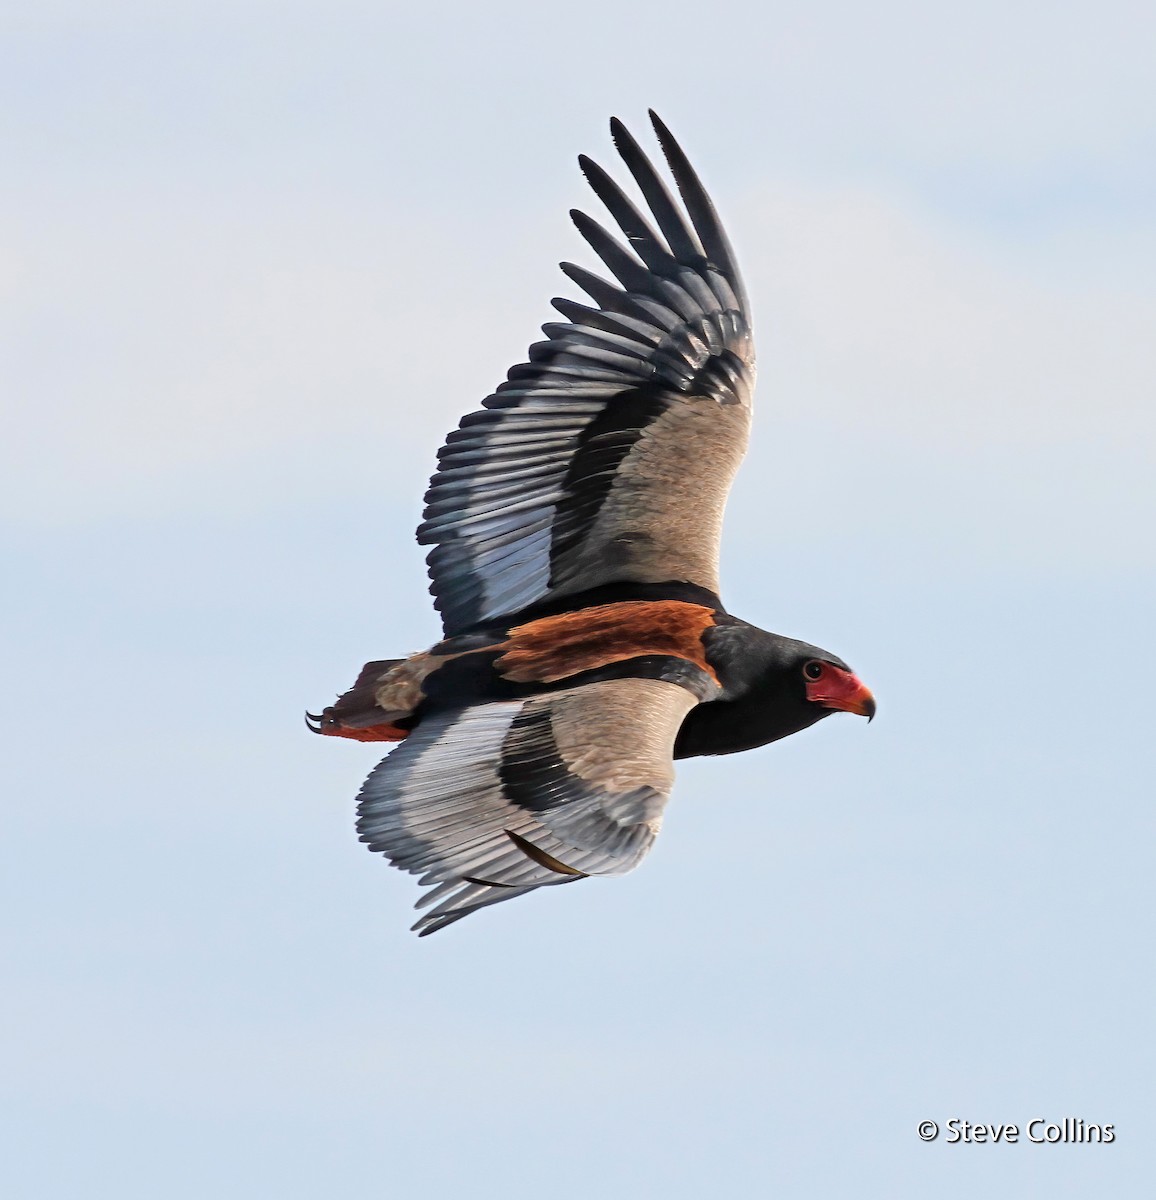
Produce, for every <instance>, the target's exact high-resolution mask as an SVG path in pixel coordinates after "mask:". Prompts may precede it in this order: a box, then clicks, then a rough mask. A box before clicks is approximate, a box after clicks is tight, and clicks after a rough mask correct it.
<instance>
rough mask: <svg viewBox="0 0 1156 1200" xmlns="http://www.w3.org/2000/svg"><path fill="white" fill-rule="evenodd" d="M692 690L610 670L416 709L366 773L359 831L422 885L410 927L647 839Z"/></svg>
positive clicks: (560, 879) (621, 860)
mask: <svg viewBox="0 0 1156 1200" xmlns="http://www.w3.org/2000/svg"><path fill="white" fill-rule="evenodd" d="M696 703H697V698H696V696H695V695H694V694H692V692H691V691H689V690H687V689H686V688H684V687H682V686H680V685H679V684H677V683H668V682H665V681H662V680H658V679H611V680H602V681H599V682H596V683H587V684H584V685H582V686H579V687H575V688H569V689H566V690H562V691H558V692H552V693H550V694H549V695H544V696H536V697H534V698H532V699H528V700H512V701H502V702H498V703H493V704H479V705H474V706H473V707H470V708H463V709H458V710H456V711H453V712H441V713H437V714H434V715H431V716H430V717H427V718H426V719H425V720H423V721H422V723H421V724H420V725H419V726H418V728H417V729H416V730H415V731H414V732H413V733H411V734H410V735H409V737H408V738H406V740H405V741H404V742H402V743H401V745H400V746H398V747H397V749H396V750H394V751H393V753H392V754H390V755H389V757H388V758H386V759H385V760H384V761H383V762H382V763H381V764H380V765H379V766H378V767H377V769H376V770H375V771H374V772H373V773H372V774H371V775H370V776H369V778H368V779H367V780H366V782H365V786H364V787H363V788H362V789H361V795H360V797H359V802H358V823H357V828H358V832H359V833H360V835H361V840H362V841H363V842H367V843H368V844H369V848H370V849H371V850H377V851H380V852H381V853H382V854H385V855H386V856H387V857H388V858H389V860H390V862H392V863H393V864H394V865H395V866H398V867H401V868H402V869H403V870H405V871H409V872H410V873H411V874H414V875H420V876H421V879H420V880H419V882H420V883H421V884H423V885H426V886H432V888H433V890H432V891H431V892H430V893H429V894H428V895H426V896H423V897H422V899H421V900H420V901H419V902H418V907H419V908H423V907H425V906H427V905H430V904H434V905H435V907H434V908H432V909H431V910H430V911H429V912H428V913H426V914H425V915H424V916H423V917H422V918H421V919H420V920H419V921H418V922H417V924H416V925H414V929H416V930H418V931H420V933H421V934H423V935H424V934H427V933H433V932H434V931H435V930H438V929H441V928H443V927H444V926H446V925H449V924H451V923H452V922H454V921H457V920H459V919H460V918H462V917H465V916H468V915H469V914H470V913H472V912H475V911H476V910H477V909H479V908H485V907H486V906H487V905H490V904H497V903H499V902H500V901H502V900H510V899H512V898H513V897H515V896H521V895H524V894H525V893H526V892H532V891H533V890H534V889H535V888H539V887H546V886H550V885H554V884H560V883H573V882H574V881H575V880H577V879H583V878H585V877H586V876H589V875H621V874H624V873H625V872H627V871H629V870H631V869H632V868H633V867H635V866H637V864H638V863H639V861H640V860H641V859H642V857H643V856H644V855H645V854H646V852H647V851H648V850H649V849H650V845H651V843H652V842H653V841H654V838H655V835H656V834H657V833H658V829H659V825H660V824H661V822H662V811H663V807H664V805H665V804H666V799H667V796H668V795H669V794H670V789H671V786H672V784H673V782H674V763H673V761H672V753H673V749H674V739H675V736H676V735H677V733H678V730H679V727H680V726H681V724H682V721H683V718H684V717H685V716H686V714H687V713H688V712H689V711H690V709H691V708H693V707H694V705H695V704H696Z"/></svg>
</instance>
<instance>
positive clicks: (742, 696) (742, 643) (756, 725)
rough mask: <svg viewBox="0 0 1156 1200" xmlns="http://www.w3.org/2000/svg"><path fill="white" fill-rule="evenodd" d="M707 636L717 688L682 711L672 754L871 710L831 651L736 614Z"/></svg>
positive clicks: (871, 702)
mask: <svg viewBox="0 0 1156 1200" xmlns="http://www.w3.org/2000/svg"><path fill="white" fill-rule="evenodd" d="M704 641H705V643H706V646H707V658H708V660H709V661H710V662H711V665H712V667H713V669H714V670H715V673H716V675H717V676H718V679H719V682H720V683H721V685H722V695H721V696H720V697H719V699H718V700H716V701H713V702H711V703H707V704H703V705H700V706H699V707H698V708H697V709H694V710H693V711H692V712H691V713H690V715H689V716H688V717H687V720H686V723H685V724H684V725H683V730H682V733H681V734H680V737H679V741H678V744H677V745H676V749H675V757H677V758H687V757H690V756H692V755H695V754H733V753H734V752H735V751H738V750H749V749H752V748H753V747H755V746H765V745H766V744H767V743H768V742H775V741H778V740H779V739H780V738H784V737H787V736H789V735H790V734H792V733H798V732H799V731H800V730H802V729H806V728H807V727H808V726H810V725H814V724H815V723H816V722H817V721H821V720H822V719H823V718H824V717H829V716H830V715H831V714H832V713H835V712H849V713H855V714H856V715H857V716H861V717H866V718H867V719H868V720H870V719H871V718H872V717H874V715H875V697H874V696H872V695H871V692H870V691H869V690H868V688H867V686H866V685H865V684H864V683H863V681H862V680H861V679H860V678H859V677H858V676H857V675H856V674H855V672H854V671H852V670H851V668H850V667H849V666H848V665H847V664H846V663H845V662H844V661H843V660H842V659H841V658H838V657H837V656H836V655H834V654H832V653H831V652H830V651H828V650H823V649H821V648H820V647H818V646H812V645H810V644H809V643H807V642H800V641H797V640H796V639H795V638H788V637H783V636H782V635H781V634H777V633H767V632H766V631H765V630H762V629H757V628H756V627H755V626H753V625H748V624H747V623H746V622H745V621H737V620H733V619H732V620H730V621H727V622H725V623H720V624H719V625H718V626H716V627H715V628H714V629H713V630H711V631H709V633H708V635H707V637H706V638H704Z"/></svg>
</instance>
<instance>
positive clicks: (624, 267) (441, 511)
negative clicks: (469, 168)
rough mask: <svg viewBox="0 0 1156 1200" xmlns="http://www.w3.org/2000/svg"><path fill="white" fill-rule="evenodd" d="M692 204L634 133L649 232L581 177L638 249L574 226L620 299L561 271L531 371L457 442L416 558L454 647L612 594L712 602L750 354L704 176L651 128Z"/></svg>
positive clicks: (631, 152)
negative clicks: (571, 295)
mask: <svg viewBox="0 0 1156 1200" xmlns="http://www.w3.org/2000/svg"><path fill="white" fill-rule="evenodd" d="M651 118H652V120H653V122H654V127H655V131H656V133H657V135H658V139H659V142H660V144H661V146H662V149H663V151H664V152H665V155H666V159H667V163H668V165H669V167H670V170H671V173H672V175H673V177H674V180H675V182H676V184H677V186H678V190H679V193H680V196H681V204H680V203H679V202H678V201H676V200H675V198H674V197H673V196H672V195H671V193H670V192H669V190H668V189H667V187H666V185H665V184H664V183H663V181H662V179H661V177H660V176H659V174H658V173H657V171H656V170H655V168H654V167H653V165H652V164H651V162H650V161H649V159H648V158H647V157H646V155H645V154H644V153H643V152H642V150H641V149H640V148H639V146H638V144H637V143H636V142H635V141H634V139H633V138H632V137H631V135H630V134H629V133H628V132H627V131H626V129H625V127H624V126H622V124H621V123H620V122H618V121H613V122H611V131H612V134H613V137H614V142H615V145H616V147H617V149H618V151H619V153H620V154H621V156H622V158H623V160H624V162H625V164H626V166H627V168H628V169H629V171H630V174H631V175H632V177H633V178H634V180H635V183H636V184H637V186H638V189H639V191H640V192H641V194H642V196H643V198H644V200H645V202H646V206H647V208H648V209H649V216H645V215H643V213H642V212H641V211H640V210H639V209H638V207H637V206H636V205H635V204H634V203H633V201H631V200H630V199H629V198H628V197H627V196H626V194H625V193H624V192H623V191H622V190H621V188H619V186H618V185H617V184H616V183H615V182H614V181H613V180H612V179H611V178H610V176H609V175H607V174H606V172H605V171H603V170H602V168H601V167H599V166H598V165H597V164H596V163H594V162H592V161H591V160H589V159H587V158H585V157H582V158H581V159H580V162H581V164H582V169H583V171H584V172H585V174H586V177H587V179H588V180H589V182H590V184H591V186H592V187H593V189H594V191H595V192H596V194H597V195H598V196H599V198H600V199H601V200H602V201H603V203H604V204H605V206H606V208H607V210H608V211H609V212H610V214H611V216H612V217H613V218H614V220H615V222H616V223H617V224H618V226H619V228H620V229H621V230H622V233H623V234H624V235H625V238H626V242H627V244H628V246H629V249H627V248H626V246H624V245H623V244H622V243H621V242H620V241H618V240H616V239H615V238H614V237H612V236H611V235H610V234H609V233H607V232H606V230H604V229H603V228H602V227H601V226H600V225H599V224H598V223H597V222H595V221H593V220H592V219H591V218H589V217H587V216H586V215H585V214H583V213H580V212H574V213H573V214H572V216H573V218H574V221H575V223H576V225H577V226H578V229H579V231H580V232H581V233H582V234H583V236H584V237H585V238H586V240H587V241H588V242H589V243H590V245H591V246H592V247H593V248H594V250H595V251H596V252H597V253H598V255H599V257H600V258H601V259H602V261H603V262H604V263H605V264H606V266H607V267H608V268H609V270H610V272H611V274H612V275H613V276H614V279H615V281H616V282H609V281H607V280H605V279H602V278H600V277H598V276H596V275H594V274H592V273H591V272H589V271H586V270H584V269H583V268H581V267H576V266H573V265H571V264H566V263H564V264H563V270H564V271H565V272H566V274H567V275H568V276H569V277H570V278H571V279H572V280H574V282H575V283H577V284H578V285H579V286H580V287H581V288H582V289H583V290H584V291H585V292H587V294H588V295H589V296H590V297H591V299H592V300H593V301H594V305H595V307H591V306H588V305H585V304H578V303H576V302H574V301H570V300H557V299H556V300H555V301H554V305H555V307H556V308H557V309H558V310H559V311H560V312H561V313H562V315H563V316H565V317H566V318H567V321H566V322H555V323H551V324H547V325H545V326H543V332H544V333H545V334H546V337H547V340H546V341H543V342H538V343H536V344H535V345H533V346H531V347H530V352H529V362H527V363H523V364H521V365H520V366H516V367H514V368H513V369H512V370H511V371H510V372H509V377H508V379H507V380H506V382H505V383H503V384H501V385H500V386H499V387H498V389H497V391H496V392H495V393H494V394H493V395H492V396H489V397H487V398H486V400H484V401H483V408H482V409H481V410H480V411H478V412H474V413H471V414H470V415H469V416H467V417H466V418H465V419H464V420H463V421H462V423H461V426H460V428H459V429H457V430H456V431H454V432H453V433H451V434H450V435H449V438H448V439H447V441H446V445H445V446H444V447H443V448H442V450H441V451H440V453H439V456H438V457H439V460H440V461H439V466H438V470H437V473H436V474H435V475H434V477H433V479H432V480H431V482H430V489H429V491H428V492H427V494H426V503H427V507H426V510H425V514H424V517H425V519H424V521H423V523H422V525H421V526H420V527H419V529H418V541H419V542H421V543H422V544H423V545H431V546H432V547H433V549H432V550H431V551H430V553H429V556H428V559H427V561H428V564H429V571H430V577H431V579H432V581H433V582H432V586H431V589H430V590H431V591H432V593H433V595H434V597H435V604H436V606H437V608H438V609H439V610H440V612H441V614H442V620H443V625H444V627H445V633H446V635H447V636H452V635H454V634H457V633H461V632H464V631H465V630H468V629H470V628H472V627H475V626H478V625H483V624H486V623H489V622H492V621H494V620H495V619H497V618H499V617H502V616H506V615H511V614H514V613H517V612H520V611H522V610H524V609H526V608H528V607H530V606H531V605H534V604H538V603H541V602H543V601H546V600H552V599H555V598H557V597H560V596H565V595H568V594H573V593H577V592H581V591H585V590H587V589H589V588H593V587H597V586H600V585H602V584H605V583H622V582H638V583H664V582H668V581H682V582H687V583H692V584H696V585H698V586H700V587H703V588H706V589H708V590H709V591H711V592H715V593H717V592H718V546H719V538H720V534H721V527H722V514H723V508H724V506H725V503H726V497H727V493H728V492H729V490H730V485H731V481H732V479H733V477H734V474H735V472H736V471H737V469H738V466H739V463H740V461H741V460H742V456H743V453H744V451H745V449H746V444H747V436H748V431H749V426H750V404H751V391H752V388H753V384H754V349H753V343H752V340H751V330H750V320H749V316H748V309H747V301H746V295H745V292H744V290H743V285H742V280H741V278H740V276H739V273H738V268H737V267H736V265H735V262H734V255H733V252H732V250H731V248H730V245H729V243H728V241H727V238H726V235H725V233H724V232H723V229H722V226H721V225H720V223H719V220H718V217H717V214H716V213H715V210H714V207H713V205H712V204H711V201H710V199H709V197H708V196H707V194H706V192H705V191H704V190H703V187H702V184H701V183H700V181H699V179H698V176H697V175H696V174H695V172H694V170H693V168H692V167H691V166H690V164H689V162H688V161H687V159H686V156H685V155H684V154H683V152H682V150H681V149H680V148H679V146H678V144H677V143H676V142H675V141H674V139H673V138H672V137H671V135H670V133H669V131H668V130H667V129H666V127H665V126H664V125H663V124H662V122H661V121H659V120H658V118H657V117H655V116H654V114H651Z"/></svg>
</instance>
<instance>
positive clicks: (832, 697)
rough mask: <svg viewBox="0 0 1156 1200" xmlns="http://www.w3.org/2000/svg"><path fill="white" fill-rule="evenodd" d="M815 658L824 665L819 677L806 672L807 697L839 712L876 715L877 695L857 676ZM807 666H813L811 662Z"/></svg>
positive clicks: (816, 661)
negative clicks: (816, 677) (808, 674)
mask: <svg viewBox="0 0 1156 1200" xmlns="http://www.w3.org/2000/svg"><path fill="white" fill-rule="evenodd" d="M812 661H814V662H815V663H816V665H818V666H819V667H820V668H821V674H820V675H819V678H818V679H811V678H810V677H808V676H807V675H806V674H805V673H804V679H805V680H806V685H807V699H808V700H810V701H811V702H812V703H813V704H821V705H822V706H823V707H824V708H836V709H838V710H839V711H840V712H849V713H854V714H855V715H856V716H857V717H866V718H867V720H868V721H870V720H871V718H872V717H874V716H875V697H874V696H872V695H871V693H870V692H869V691H868V690H867V687H866V686H865V684H864V683H863V681H862V680H861V679H860V678H859V677H858V676H857V675H852V674H851V672H850V671H844V670H843V669H842V668H841V667H836V666H833V665H832V664H831V663H826V662H819V661H818V660H817V659H815V660H812ZM807 665H808V666H810V663H808V664H807ZM812 669H813V668H812Z"/></svg>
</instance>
